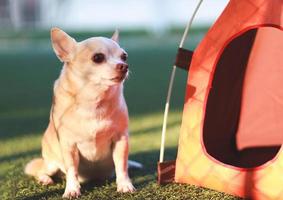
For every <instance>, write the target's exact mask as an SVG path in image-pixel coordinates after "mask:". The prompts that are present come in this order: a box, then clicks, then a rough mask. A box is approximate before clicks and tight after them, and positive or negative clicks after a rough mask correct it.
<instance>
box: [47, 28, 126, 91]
mask: <svg viewBox="0 0 283 200" xmlns="http://www.w3.org/2000/svg"><path fill="white" fill-rule="evenodd" d="M51 41H52V46H53V49H54V51H55V53H56V55H57V57H58V58H59V59H60V60H61V61H62V62H64V63H65V65H66V67H67V68H70V71H72V72H73V73H74V74H76V75H77V76H80V77H81V78H84V79H86V80H88V81H92V82H95V83H97V84H104V85H116V84H120V83H121V82H123V81H124V79H125V78H126V77H127V75H128V64H127V57H128V55H127V53H126V52H125V51H124V50H123V49H122V48H121V47H120V46H119V44H118V41H119V33H118V31H116V32H115V33H114V34H113V36H112V38H111V39H108V38H104V37H93V38H89V39H87V40H84V41H82V42H76V40H75V39H73V38H72V37H70V36H69V35H68V34H67V33H65V32H64V31H62V30H60V29H58V28H53V29H51Z"/></svg>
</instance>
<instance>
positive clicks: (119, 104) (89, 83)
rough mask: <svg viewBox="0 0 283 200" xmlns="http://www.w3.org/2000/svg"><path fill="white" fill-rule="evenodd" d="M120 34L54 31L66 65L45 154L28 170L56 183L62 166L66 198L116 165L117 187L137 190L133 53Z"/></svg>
mask: <svg viewBox="0 0 283 200" xmlns="http://www.w3.org/2000/svg"><path fill="white" fill-rule="evenodd" d="M118 37H119V36H118V32H117V31H116V32H115V33H114V35H113V36H112V38H111V39H108V38H104V37H93V38H90V39H87V40H85V41H82V42H76V41H75V40H74V39H73V38H71V37H70V36H69V35H68V34H66V33H65V32H63V31H62V30H60V29H58V28H53V29H52V30H51V39H52V46H53V49H54V51H55V53H56V55H57V56H58V58H59V59H60V60H61V61H62V62H64V66H63V69H62V72H61V74H60V77H59V78H58V79H57V80H56V82H55V84H54V103H53V107H52V109H51V113H50V122H49V125H48V128H47V130H46V131H45V133H44V136H43V139H42V158H38V159H34V160H32V161H31V162H29V163H28V164H27V166H26V168H25V173H26V174H29V175H32V176H35V177H36V178H37V179H38V180H39V182H41V183H42V184H51V183H52V182H53V180H52V179H51V176H52V175H54V174H55V173H56V172H57V171H59V170H60V171H62V172H63V173H65V174H66V189H65V192H64V195H63V197H66V198H71V197H78V196H79V195H80V183H79V182H82V181H87V180H91V179H99V180H101V179H102V180H103V179H106V178H108V177H110V176H111V175H112V173H113V170H114V168H115V172H116V181H117V190H118V191H121V192H132V191H134V190H135V188H134V187H133V185H132V183H131V181H130V179H129V176H128V171H127V162H128V111H127V106H126V103H125V100H124V96H123V81H124V79H125V78H126V77H127V75H128V65H127V63H126V59H127V53H126V52H125V51H124V50H123V49H122V48H121V47H120V46H119V44H118Z"/></svg>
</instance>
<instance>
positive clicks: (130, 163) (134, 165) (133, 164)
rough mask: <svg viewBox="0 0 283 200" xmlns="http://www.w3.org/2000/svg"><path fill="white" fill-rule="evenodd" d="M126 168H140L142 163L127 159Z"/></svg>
mask: <svg viewBox="0 0 283 200" xmlns="http://www.w3.org/2000/svg"><path fill="white" fill-rule="evenodd" d="M128 168H129V169H142V168H143V165H142V164H141V163H139V162H136V161H133V160H128Z"/></svg>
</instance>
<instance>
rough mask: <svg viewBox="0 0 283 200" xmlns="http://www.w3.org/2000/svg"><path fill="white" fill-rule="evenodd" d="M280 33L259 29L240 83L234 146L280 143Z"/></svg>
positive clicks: (282, 43) (282, 59)
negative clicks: (241, 87) (243, 77)
mask: <svg viewBox="0 0 283 200" xmlns="http://www.w3.org/2000/svg"><path fill="white" fill-rule="evenodd" d="M282 51H283V31H281V30H279V29H275V28H270V27H265V28H261V29H259V31H258V33H257V36H256V39H255V43H254V46H253V50H252V52H251V55H250V58H249V63H248V66H247V71H246V75H245V80H244V87H243V97H242V109H241V114H240V121H239V128H238V132H237V147H238V149H240V150H242V149H244V148H249V147H258V146H272V145H281V144H282V143H283V87H282V86H283V57H282Z"/></svg>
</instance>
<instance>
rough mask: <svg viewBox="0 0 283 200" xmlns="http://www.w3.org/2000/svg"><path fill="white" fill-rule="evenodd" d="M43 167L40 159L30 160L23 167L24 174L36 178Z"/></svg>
mask: <svg viewBox="0 0 283 200" xmlns="http://www.w3.org/2000/svg"><path fill="white" fill-rule="evenodd" d="M43 167H44V161H43V159H42V158H35V159H33V160H31V161H30V162H29V163H28V164H27V165H26V167H25V174H27V175H30V176H37V175H38V172H39V171H40V170H41V169H42V168H43Z"/></svg>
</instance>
